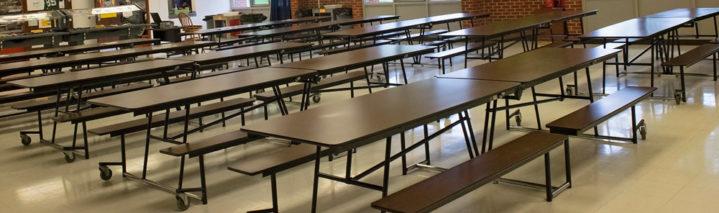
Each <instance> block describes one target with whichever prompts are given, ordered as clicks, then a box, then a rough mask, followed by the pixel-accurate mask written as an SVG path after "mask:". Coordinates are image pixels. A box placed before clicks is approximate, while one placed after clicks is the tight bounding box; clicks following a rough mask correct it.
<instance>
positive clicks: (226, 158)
mask: <svg viewBox="0 0 719 213" xmlns="http://www.w3.org/2000/svg"><path fill="white" fill-rule="evenodd" d="M638 48H639V47H637V49H638ZM520 50H521V49H520V48H519V47H512V48H511V49H510V50H509V51H508V55H511V54H516V53H518V51H520ZM548 57H549V56H548ZM461 60H462V59H461V58H456V59H455V63H454V64H455V67H454V68H453V69H455V70H456V69H460V68H461V67H460V66H461V64H462V63H461V62H460V61H461ZM645 60H646V58H645ZM424 63H435V62H434V61H427V60H425V61H424ZM479 63H484V62H480V61H471V62H470V65H472V64H474V65H476V64H479ZM395 68H398V67H395ZM645 69H647V68H646V67H630V70H642V71H643V70H645ZM689 72H702V73H710V72H711V63H710V62H709V61H705V62H702V63H700V64H699V65H697V66H695V67H692V68H691V69H689ZM437 73H438V70H437V67H436V65H433V64H427V65H415V66H412V67H411V68H409V71H408V74H409V75H410V79H411V81H419V80H422V79H427V78H431V77H433V76H434V75H436V74H437ZM591 73H592V79H593V85H599V86H600V85H601V76H600V75H601V66H593V67H592V72H591ZM392 75H393V79H392V80H399V79H401V78H399V77H400V75H399V73H397V72H393V73H392ZM583 76H584V75H583V73H581V72H580V85H579V88H580V91H583V92H585V93H586V91H584V90H583V89H582V88H585V87H582V85H584V83H582V82H583V79H584V77H583ZM607 76H608V84H607V92H608V93H612V92H614V91H616V90H617V89H621V88H622V87H624V86H626V85H648V84H649V77H648V76H646V75H629V76H626V77H621V78H619V79H616V78H615V77H614V69H613V68H610V69H609V72H608V75H607ZM569 77H570V76H567V77H566V80H567V81H569V79H570V78H569ZM676 80H677V78H676V77H675V76H671V75H663V76H661V77H659V80H658V81H657V82H658V84H659V85H658V86H659V92H658V95H660V96H661V95H663V94H664V92H663V91H673V90H674V87H676V86H675V85H677V84H678V82H677V81H676ZM555 82H556V81H551V82H549V83H546V84H543V85H541V86H540V87H539V88H538V89H539V91H544V92H558V88H557V86H558V84H557V83H555ZM687 84H688V85H689V89H688V97H689V100H688V103H686V104H682V105H676V104H675V103H674V101H672V100H660V99H653V100H649V101H645V102H642V103H641V104H639V105H638V108H637V109H638V110H637V111H638V116H639V117H640V118H643V119H645V120H646V122H647V124H648V138H647V140H645V141H640V143H639V144H638V145H632V144H627V145H617V144H606V143H601V142H597V141H591V140H585V139H575V138H573V139H571V143H572V150H571V151H572V158H573V159H572V161H573V172H574V173H573V177H574V178H573V179H574V187H573V188H571V189H569V190H568V191H566V192H565V193H563V194H561V195H560V196H559V197H558V198H556V199H555V201H554V202H552V203H547V202H545V201H544V192H542V191H535V190H531V189H524V188H517V187H513V186H506V185H495V184H490V185H487V186H485V187H481V188H480V189H478V190H476V191H474V192H472V193H470V194H468V195H466V196H464V197H462V198H460V199H458V200H456V201H454V202H452V203H450V204H449V205H446V206H445V207H443V208H441V209H439V210H438V212H679V211H681V212H708V211H711V209H717V208H719V202H715V201H714V199H715V198H716V197H718V196H719V138H717V135H718V133H719V119H717V118H719V111H718V110H717V108H716V94H717V93H716V88H717V86H716V83H715V82H713V81H712V80H711V79H710V78H699V77H688V78H687ZM599 86H595V92H598V91H600V87H599ZM365 93H366V92H365V91H364V90H360V91H359V94H365ZM526 97H528V96H525V98H526ZM348 98H349V93H348V92H339V93H328V94H323V95H322V102H321V103H320V104H319V105H321V104H326V103H330V102H335V101H343V100H346V99H348ZM586 104H587V101H586V100H585V101H582V100H565V101H563V102H552V103H548V104H544V105H541V106H540V111H541V112H542V116H543V117H542V121H543V122H545V123H546V122H549V121H552V120H554V119H556V118H559V117H560V116H563V115H564V114H566V113H568V112H570V111H572V110H574V109H577V108H579V107H581V106H584V105H586ZM289 106H290V107H291V109H290V110H291V111H292V112H296V111H297V110H296V109H297V104H294V103H293V104H289ZM314 106H317V105H314ZM5 108H6V107H5ZM270 109H272V110H275V111H274V112H273V117H277V116H278V115H277V114H279V113H277V111H276V107H274V106H271V107H270ZM522 111H523V112H524V114H525V116H523V118H524V119H523V124H524V125H527V126H530V127H533V126H534V125H535V123H536V122H535V121H534V116H533V115H532V114H530V113H533V109H532V108H529V107H528V108H526V109H522ZM470 113H471V114H472V115H473V116H474V117H475V119H473V121H474V122H475V123H476V124H475V125H474V126H476V127H481V121H482V119H483V117H482V116H483V115H484V112H483V109H480V108H475V109H472V110H471V112H470ZM48 116H49V114H48ZM499 118H503V114H499ZM33 119H34V116H30V115H27V116H19V117H17V118H14V119H3V120H1V121H0V138H2V139H3V140H2V142H3V143H1V144H0V162H2V164H0V171H2V173H3V174H2V175H0V183H2V187H0V209H3V212H173V211H174V209H175V199H174V197H173V196H171V195H170V194H167V193H164V192H161V191H157V190H154V189H151V188H147V187H144V186H142V185H139V184H137V183H135V182H130V181H127V180H123V179H122V178H121V177H119V175H117V174H118V173H119V172H120V171H119V170H115V172H114V173H115V174H116V175H115V177H113V179H112V180H111V181H109V182H103V181H101V180H100V179H99V176H98V175H99V172H98V169H97V162H98V161H107V160H116V159H118V158H119V148H118V147H119V139H118V138H108V137H98V136H91V137H90V140H91V152H92V158H91V159H90V160H77V161H75V162H74V163H71V164H67V163H65V162H64V160H63V159H62V155H61V154H60V153H59V152H57V151H56V150H53V149H50V148H48V147H44V146H41V145H37V144H32V145H31V146H28V147H24V146H22V145H20V143H19V138H18V131H19V130H22V129H30V128H34V125H35V123H34V120H33ZM127 119H131V116H129V115H125V116H118V117H114V118H110V119H105V120H100V121H94V122H91V123H89V126H90V127H97V126H102V125H105V124H110V123H116V122H119V121H121V120H127ZM260 119H262V111H260V110H258V111H255V112H252V114H251V115H249V116H248V123H250V124H251V123H252V122H253V121H256V120H260ZM453 119H456V118H453ZM629 119H630V118H629V113H628V112H625V113H622V114H620V115H619V116H616V117H615V118H613V119H611V120H609V121H608V122H606V123H605V124H602V125H601V126H600V131H601V132H602V133H605V134H609V135H615V136H628V134H629V129H630V124H629V122H628V120H629ZM498 121H499V123H498V124H497V125H498V126H499V127H503V126H504V122H505V121H504V120H503V119H499V120H498ZM344 122H351V121H344ZM445 122H446V121H444V120H442V121H440V123H434V124H432V125H430V131H433V130H435V129H437V128H438V127H440V126H443V125H444V124H445ZM511 122H514V121H511ZM46 125H47V126H46V128H47V127H49V126H50V124H49V123H48V124H46ZM239 128H240V121H239V119H234V120H231V121H230V125H228V126H227V127H225V128H222V127H214V128H211V129H208V130H207V131H205V132H204V133H198V134H194V135H191V137H190V141H192V140H197V139H201V138H205V137H209V136H212V135H215V134H217V133H221V132H226V131H230V130H236V129H239ZM174 130H175V131H178V130H179V128H178V126H174ZM155 131H158V132H161V131H162V129H156V130H155ZM460 131H461V130H459V127H457V129H453V130H452V131H450V132H448V133H446V134H444V135H442V136H441V137H440V138H439V139H437V140H435V141H433V142H432V143H431V150H432V151H431V152H432V156H431V157H432V158H433V162H434V163H435V164H437V165H439V166H444V167H451V166H453V165H457V164H459V163H460V162H463V161H465V160H467V159H468V157H467V155H466V151H465V146H464V142H463V141H462V140H463V137H462V135H461V132H460ZM475 131H476V132H475V133H476V134H481V128H475ZM71 133H72V126H70V125H60V129H59V133H58V137H59V141H60V142H61V143H69V141H70V140H71ZM522 134H524V133H523V132H518V131H511V132H510V131H505V130H503V128H500V130H499V132H498V133H497V137H498V139H497V141H498V143H499V144H501V143H502V142H506V141H509V140H511V139H512V138H515V137H518V136H520V135H522ZM409 135H410V136H409V137H408V138H409V140H410V141H413V140H415V138H416V139H417V140H419V139H420V138H422V129H415V130H413V131H411V134H409ZM34 139H35V140H37V139H36V138H34ZM127 140H128V157H129V169H130V171H131V172H135V173H137V172H139V171H140V170H141V163H142V153H143V145H144V143H143V140H144V133H140V134H133V135H129V136H128V138H127ZM415 141H416V140H415ZM396 145H397V146H399V143H397V144H396ZM167 146H168V144H161V143H156V142H155V143H152V145H151V151H150V153H151V155H150V162H151V163H150V164H149V171H150V172H149V178H151V179H155V180H159V181H160V182H162V183H165V184H170V185H175V184H176V182H177V174H178V170H177V166H178V164H179V160H178V159H177V158H173V157H169V156H166V155H162V154H160V153H158V152H157V150H159V149H160V148H163V147H167ZM273 146H277V145H272V144H265V145H254V146H251V145H244V146H238V147H234V148H231V149H228V150H226V151H221V152H216V153H213V154H211V155H208V156H207V158H206V159H207V160H206V164H207V165H208V168H207V170H208V171H207V172H208V187H209V204H208V205H201V204H198V203H197V202H194V203H193V205H192V206H191V207H190V209H189V210H187V212H245V211H247V210H252V209H260V208H266V207H269V206H270V204H271V203H270V194H269V179H267V178H261V177H249V176H245V175H240V174H237V173H233V172H230V171H228V170H226V167H227V165H228V163H231V162H234V161H237V160H241V159H242V158H244V157H247V156H251V155H258V154H262V152H263V151H264V150H268V149H271V148H273ZM383 146H384V144H383V143H374V144H370V145H367V146H365V147H361V148H360V149H358V152H357V154H356V155H355V156H356V158H355V159H353V164H354V166H353V167H352V168H353V169H356V170H355V171H353V172H355V173H356V172H359V171H361V170H362V169H365V168H367V167H368V166H369V165H373V164H375V163H377V162H379V160H381V159H382V158H383V156H382V155H383V150H384V147H383ZM393 150H398V147H397V148H393ZM552 154H553V155H556V157H555V158H554V159H557V160H554V161H553V163H554V164H557V166H553V172H554V173H555V174H556V175H558V176H557V177H561V175H563V174H562V173H563V170H562V168H563V167H562V166H560V165H561V164H562V161H561V159H562V156H561V149H558V150H556V151H555V152H553V153H552ZM423 158H424V156H423V153H422V152H412V153H411V154H410V155H409V161H410V162H416V161H420V160H421V159H423ZM344 163H345V161H344V160H343V158H340V159H339V160H336V161H333V162H325V163H323V164H322V165H323V166H322V168H321V170H322V171H324V172H328V173H335V174H344V168H345V165H344ZM541 163H542V162H541V158H540V159H537V160H535V161H533V162H532V163H530V164H528V165H526V166H523V167H521V168H519V169H518V170H516V171H515V172H512V173H510V174H509V175H508V176H509V177H512V178H515V179H522V180H530V181H539V182H541V181H542V180H543V177H544V176H543V167H542V165H541ZM187 165H188V167H187V170H186V173H185V174H186V181H185V183H186V185H188V186H196V185H197V184H199V176H198V167H197V159H190V160H189V161H188V164H187ZM399 168H400V164H399V161H397V162H393V164H392V174H391V176H390V180H391V184H390V192H393V191H397V190H399V189H401V188H404V187H406V186H409V185H411V184H413V183H415V182H417V181H420V180H422V179H424V178H426V177H429V176H432V175H434V174H435V173H434V172H432V171H415V172H412V173H410V174H408V175H406V176H402V175H401V170H400V169H399ZM311 176H312V165H311V164H305V165H302V166H300V167H298V168H295V169H292V170H289V171H286V172H283V173H280V174H279V177H278V185H279V186H278V187H279V204H280V209H281V211H284V212H308V211H309V209H310V206H309V204H310V201H311V194H312V193H311V184H312V179H311ZM367 180H368V181H370V182H374V183H379V182H380V180H381V172H377V173H374V174H372V175H370V176H369V177H368V178H367ZM557 181H559V179H557ZM379 197H380V193H378V192H376V191H371V190H365V189H362V188H358V187H355V186H348V185H345V184H341V183H338V182H331V181H327V180H321V181H320V196H319V209H320V211H322V212H374V211H375V210H373V209H371V208H370V205H369V204H370V203H371V202H372V201H374V200H377V199H379Z"/></svg>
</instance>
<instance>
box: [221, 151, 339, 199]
mask: <svg viewBox="0 0 719 213" xmlns="http://www.w3.org/2000/svg"><path fill="white" fill-rule="evenodd" d="M316 152H317V147H316V146H313V145H309V144H298V145H291V146H289V147H283V148H278V149H277V150H276V151H274V152H271V153H267V154H265V153H262V154H260V155H254V156H251V157H248V158H245V159H242V160H239V161H238V162H236V163H233V164H231V165H230V166H228V167H227V169H228V170H230V171H233V172H237V173H241V174H245V175H251V176H254V175H258V174H262V175H263V176H270V184H271V187H270V192H271V194H272V208H269V209H262V210H255V211H250V212H279V209H278V204H277V175H276V174H277V173H279V172H282V171H284V170H287V169H291V168H293V167H296V166H299V165H302V164H304V163H307V162H310V161H313V160H315V157H316V154H317V153H316ZM327 153H328V152H327V150H325V151H322V152H320V157H321V156H324V155H326V154H327Z"/></svg>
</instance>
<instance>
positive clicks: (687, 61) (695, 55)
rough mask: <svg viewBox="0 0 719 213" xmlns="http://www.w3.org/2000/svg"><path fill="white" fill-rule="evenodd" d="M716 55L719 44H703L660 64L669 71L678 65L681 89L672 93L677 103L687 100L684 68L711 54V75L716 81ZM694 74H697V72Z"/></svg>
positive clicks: (718, 51) (718, 53) (718, 50)
mask: <svg viewBox="0 0 719 213" xmlns="http://www.w3.org/2000/svg"><path fill="white" fill-rule="evenodd" d="M717 55H719V44H704V45H701V46H699V47H697V48H694V49H692V50H689V51H687V52H685V53H684V54H681V55H679V56H677V57H675V58H672V59H669V60H668V61H666V62H664V63H663V64H662V66H664V67H665V68H666V70H669V71H670V73H671V72H672V71H673V68H674V67H679V77H680V81H681V89H680V90H677V91H676V93H675V94H674V97H675V99H676V101H677V104H679V102H680V100H681V101H682V102H685V103H686V102H687V92H686V85H685V82H684V75H685V74H684V68H685V67H690V66H693V65H694V64H696V63H699V62H700V61H702V60H704V59H706V58H708V57H710V56H711V57H712V62H713V63H712V65H713V69H712V70H713V75H712V77H713V79H714V81H717ZM694 75H699V74H698V73H697V74H694Z"/></svg>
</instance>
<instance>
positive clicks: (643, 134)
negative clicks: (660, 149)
mask: <svg viewBox="0 0 719 213" xmlns="http://www.w3.org/2000/svg"><path fill="white" fill-rule="evenodd" d="M639 135H640V136H641V137H642V140H646V139H647V127H646V126H641V127H639Z"/></svg>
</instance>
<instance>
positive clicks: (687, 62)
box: [662, 44, 719, 67]
mask: <svg viewBox="0 0 719 213" xmlns="http://www.w3.org/2000/svg"><path fill="white" fill-rule="evenodd" d="M717 52H719V44H703V45H701V46H698V47H696V48H694V49H691V50H689V51H687V52H684V53H683V54H681V55H679V56H677V57H674V58H672V59H669V60H668V61H666V62H664V63H663V64H662V65H663V66H685V67H689V66H692V65H694V64H696V63H699V62H700V61H702V60H704V59H706V58H708V57H711V56H712V55H714V54H716V53H717Z"/></svg>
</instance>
